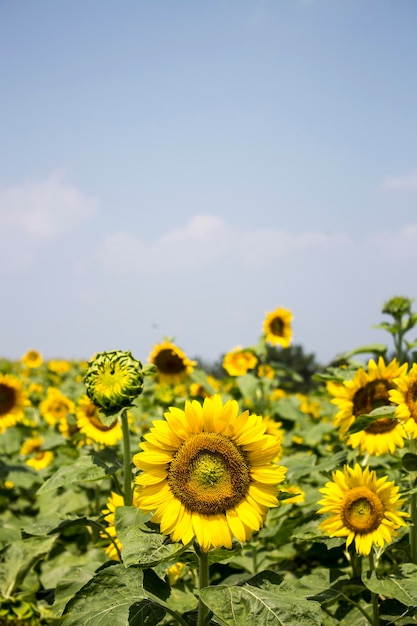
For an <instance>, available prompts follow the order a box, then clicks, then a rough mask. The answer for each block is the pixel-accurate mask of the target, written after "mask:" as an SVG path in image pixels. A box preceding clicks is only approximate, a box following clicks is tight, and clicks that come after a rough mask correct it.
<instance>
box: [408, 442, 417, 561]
mask: <svg viewBox="0 0 417 626" xmlns="http://www.w3.org/2000/svg"><path fill="white" fill-rule="evenodd" d="M410 452H411V453H412V454H415V453H416V440H415V439H411V440H410ZM415 478H416V473H415V472H411V473H410V487H411V488H412V489H413V488H414V487H415ZM410 518H411V524H410V554H411V561H412V563H416V564H417V493H415V492H414V493H411V496H410Z"/></svg>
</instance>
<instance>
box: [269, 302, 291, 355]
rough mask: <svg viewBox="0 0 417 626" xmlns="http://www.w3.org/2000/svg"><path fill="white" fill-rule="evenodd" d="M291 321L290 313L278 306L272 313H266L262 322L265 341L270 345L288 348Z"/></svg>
mask: <svg viewBox="0 0 417 626" xmlns="http://www.w3.org/2000/svg"><path fill="white" fill-rule="evenodd" d="M291 322H292V313H291V311H289V310H288V309H283V308H282V307H279V308H278V309H275V311H272V313H267V315H266V317H265V319H264V323H263V331H264V334H265V339H266V341H267V342H268V343H270V344H272V345H279V346H281V347H282V348H288V346H289V345H290V343H291V340H292V328H291Z"/></svg>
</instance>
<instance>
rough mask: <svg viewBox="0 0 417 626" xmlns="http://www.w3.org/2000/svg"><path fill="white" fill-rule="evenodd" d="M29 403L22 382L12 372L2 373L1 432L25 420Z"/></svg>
mask: <svg viewBox="0 0 417 626" xmlns="http://www.w3.org/2000/svg"><path fill="white" fill-rule="evenodd" d="M28 404H29V402H28V400H27V397H26V394H25V392H24V391H23V387H22V382H21V381H20V380H19V379H18V378H16V377H15V376H12V375H11V374H0V433H2V432H4V431H5V430H6V429H7V428H9V426H14V425H15V424H17V423H18V422H21V421H22V420H23V418H24V407H25V406H27V405H28Z"/></svg>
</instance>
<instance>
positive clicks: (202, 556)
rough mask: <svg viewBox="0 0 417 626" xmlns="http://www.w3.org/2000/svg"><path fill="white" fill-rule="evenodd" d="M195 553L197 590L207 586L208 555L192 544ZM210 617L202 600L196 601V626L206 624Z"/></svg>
mask: <svg viewBox="0 0 417 626" xmlns="http://www.w3.org/2000/svg"><path fill="white" fill-rule="evenodd" d="M194 548H195V551H196V554H197V556H198V590H199V591H201V589H203V588H204V587H208V586H209V555H208V552H204V550H202V549H201V548H200V546H198V545H197V544H194ZM209 619H210V609H208V608H207V607H206V605H205V604H204V603H203V602H202V600H201V598H200V599H199V601H198V626H207V624H208V623H209Z"/></svg>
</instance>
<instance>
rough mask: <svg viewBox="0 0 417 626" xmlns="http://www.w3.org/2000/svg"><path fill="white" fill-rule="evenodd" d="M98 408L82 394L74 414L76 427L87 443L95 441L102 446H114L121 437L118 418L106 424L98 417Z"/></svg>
mask: <svg viewBox="0 0 417 626" xmlns="http://www.w3.org/2000/svg"><path fill="white" fill-rule="evenodd" d="M98 412H99V409H98V407H97V406H96V405H95V404H93V402H91V400H90V398H89V397H88V396H87V395H84V396H83V397H82V398H80V400H79V401H78V403H77V407H76V409H75V415H76V418H77V427H78V429H79V431H80V432H81V433H83V434H84V435H85V436H86V438H87V441H88V443H90V442H92V441H95V442H96V443H99V444H100V445H102V446H114V445H116V444H117V442H118V441H121V439H123V433H122V427H121V425H120V422H119V420H118V419H115V420H114V422H113V423H112V424H110V426H106V425H105V424H103V422H102V421H101V420H100V418H99V417H98Z"/></svg>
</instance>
